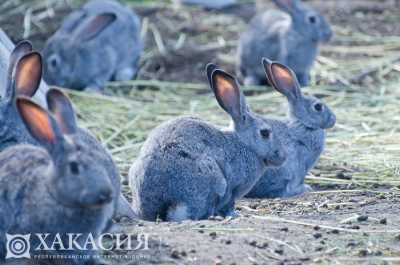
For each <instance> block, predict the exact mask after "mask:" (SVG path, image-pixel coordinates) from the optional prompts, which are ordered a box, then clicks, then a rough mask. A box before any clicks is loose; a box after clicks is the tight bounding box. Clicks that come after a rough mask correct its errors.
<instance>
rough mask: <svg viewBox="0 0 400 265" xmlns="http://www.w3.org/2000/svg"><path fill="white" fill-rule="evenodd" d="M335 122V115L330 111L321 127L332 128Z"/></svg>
mask: <svg viewBox="0 0 400 265" xmlns="http://www.w3.org/2000/svg"><path fill="white" fill-rule="evenodd" d="M335 124H336V115H335V114H333V113H332V114H331V115H330V116H329V120H328V121H327V122H326V124H325V126H324V128H323V129H330V128H333V126H335Z"/></svg>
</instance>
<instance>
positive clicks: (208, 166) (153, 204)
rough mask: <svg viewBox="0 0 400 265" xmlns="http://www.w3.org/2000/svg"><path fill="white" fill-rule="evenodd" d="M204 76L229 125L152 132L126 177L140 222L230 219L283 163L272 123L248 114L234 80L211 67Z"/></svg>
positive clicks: (176, 125)
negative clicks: (270, 170) (273, 168)
mask: <svg viewBox="0 0 400 265" xmlns="http://www.w3.org/2000/svg"><path fill="white" fill-rule="evenodd" d="M207 76H208V78H209V82H210V84H211V88H212V91H213V92H214V94H215V97H216V99H217V102H218V103H219V105H220V106H221V108H222V109H224V110H225V111H226V112H227V113H228V114H229V115H230V116H231V118H232V125H231V127H230V128H226V129H223V130H221V129H219V128H216V127H215V126H213V125H211V124H209V123H206V122H205V121H203V120H201V119H198V118H193V117H180V118H177V119H174V120H171V121H168V122H165V123H164V124H162V125H160V126H159V127H157V128H156V129H154V130H153V131H152V132H151V134H150V135H149V137H148V139H147V140H146V142H145V143H144V145H143V147H142V149H141V152H140V154H139V157H138V158H137V160H136V161H135V162H134V164H133V165H132V167H131V169H130V172H129V177H130V185H131V188H132V193H133V201H134V202H133V205H134V209H135V210H136V212H137V214H138V215H139V217H140V218H143V219H145V220H153V221H154V220H156V219H157V218H161V219H162V220H166V221H181V220H185V219H193V220H198V219H204V218H207V217H209V216H212V215H222V216H232V215H234V204H235V200H237V199H240V198H241V197H243V196H244V195H245V194H246V193H248V192H249V191H250V189H251V188H252V186H253V185H254V184H255V183H256V182H257V180H258V179H259V178H260V176H261V175H262V174H263V173H264V172H265V170H266V169H267V168H268V167H271V166H279V165H281V164H282V163H283V162H284V160H285V158H286V152H285V150H284V147H283V146H282V144H281V142H280V141H279V140H278V137H277V135H276V133H277V132H276V130H275V127H274V126H275V124H274V122H273V121H271V122H270V121H267V120H263V119H262V118H261V117H260V116H258V115H257V114H255V113H253V112H252V111H251V110H250V108H249V107H248V105H247V104H246V100H245V98H244V95H243V94H242V93H241V92H240V89H239V86H238V83H237V81H236V79H235V78H234V77H233V76H231V75H229V74H227V73H225V72H224V71H222V70H220V69H216V66H215V65H208V67H207Z"/></svg>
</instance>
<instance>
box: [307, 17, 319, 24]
mask: <svg viewBox="0 0 400 265" xmlns="http://www.w3.org/2000/svg"><path fill="white" fill-rule="evenodd" d="M308 21H310V23H311V24H315V22H317V18H316V17H315V16H310V17H309V18H308Z"/></svg>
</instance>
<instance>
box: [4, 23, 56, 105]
mask: <svg viewBox="0 0 400 265" xmlns="http://www.w3.org/2000/svg"><path fill="white" fill-rule="evenodd" d="M14 48H15V45H14V43H13V42H12V41H11V40H10V38H9V37H8V36H7V34H6V33H5V32H4V31H3V30H2V29H0V95H1V98H4V97H5V96H6V93H7V91H6V88H7V86H5V84H6V83H7V82H8V79H9V76H8V69H10V67H9V66H10V65H9V64H10V63H9V62H10V55H11V53H12V51H13V50H14ZM48 89H49V87H48V86H47V84H46V83H45V82H44V81H43V80H42V81H41V83H40V87H39V89H38V92H37V93H36V94H35V96H34V99H35V100H36V101H37V102H39V103H40V104H41V105H42V106H44V107H46V99H45V95H46V92H47V90H48Z"/></svg>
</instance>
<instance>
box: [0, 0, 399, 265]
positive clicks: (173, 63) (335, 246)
mask: <svg viewBox="0 0 400 265" xmlns="http://www.w3.org/2000/svg"><path fill="white" fill-rule="evenodd" d="M308 2H310V4H312V5H314V6H315V7H317V8H318V9H319V10H321V12H322V13H324V14H325V15H326V16H327V17H328V18H329V21H330V22H331V23H332V24H334V25H335V26H334V29H335V30H341V31H348V32H360V33H364V34H367V35H371V36H380V37H382V38H384V37H389V36H400V23H399V20H398V19H399V14H400V8H399V7H398V6H396V5H395V3H394V2H395V1H367V0H365V1H360V0H358V1H345V0H338V1H334V0H328V1H317V0H313V1H308ZM70 10H71V9H64V10H59V11H58V12H57V13H56V16H55V17H53V18H50V19H47V20H46V21H44V23H45V24H46V25H48V27H47V28H46V30H39V29H36V31H34V33H33V35H32V36H31V37H30V39H31V40H32V41H33V42H34V44H35V46H36V47H38V48H42V47H43V45H44V43H45V40H46V39H47V37H48V36H49V35H50V34H52V33H53V32H54V31H55V30H56V29H57V27H58V26H59V24H60V21H61V19H60V18H62V17H64V16H65V15H66V14H68V12H69V11H70ZM137 12H138V13H139V15H141V16H142V17H144V18H146V20H147V22H148V23H149V25H153V26H154V27H153V30H151V29H150V28H151V27H149V29H148V31H147V34H146V47H147V48H146V53H145V55H144V57H145V58H144V59H143V61H142V67H141V70H140V73H139V78H141V79H159V80H167V81H174V82H191V83H196V82H205V79H204V75H203V70H204V65H205V64H206V63H208V62H216V63H218V64H220V65H221V66H223V67H224V68H225V69H227V70H228V71H231V72H233V71H234V62H235V50H236V42H235V41H236V40H237V39H238V37H239V33H240V31H242V30H243V29H245V28H246V23H247V22H248V21H249V19H250V18H251V17H252V16H253V15H254V13H255V8H254V6H253V5H251V4H241V5H238V6H236V7H233V8H230V9H227V10H223V11H220V12H215V11H205V10H200V9H191V8H190V9H185V10H184V11H183V10H174V9H171V8H163V7H160V8H158V7H155V8H154V7H151V8H145V7H143V8H138V9H137ZM396 18H397V21H396V20H395V19H396ZM22 21H23V17H22V15H20V16H15V18H14V19H13V20H12V21H9V22H8V23H7V22H6V23H5V24H4V25H2V27H4V29H5V30H6V32H7V33H8V34H10V36H11V37H12V38H13V40H14V41H17V40H18V39H19V38H20V37H19V36H21V31H19V30H18V29H16V28H15V25H16V24H17V25H21V23H22ZM154 32H159V33H160V34H161V35H162V38H163V43H164V45H165V47H166V51H167V53H166V54H162V53H160V51H159V49H158V48H157V47H156V44H155V41H154ZM180 38H184V40H185V42H184V45H183V46H182V47H181V48H179V49H174V47H176V46H177V45H178V44H179V41H178V40H179V39H180ZM342 44H343V43H340V42H339V41H337V40H336V39H334V40H333V41H332V42H331V43H330V44H329V45H332V46H334V45H342ZM323 55H324V56H327V57H329V56H330V54H329V52H324V51H323ZM348 59H351V58H348ZM339 177H340V176H339ZM343 177H346V176H343ZM314 188H316V189H319V187H318V186H315V187H314ZM324 188H325V189H326V188H327V187H324ZM335 188H337V186H335V185H331V186H329V190H328V191H317V192H313V193H311V194H307V195H304V196H302V197H298V198H291V199H275V200H248V199H246V200H242V201H239V202H238V203H237V211H238V213H239V217H237V218H234V219H220V218H218V217H216V218H212V220H206V221H186V222H182V223H162V222H161V223H150V222H142V221H137V222H135V223H128V224H124V226H123V227H124V231H126V232H130V231H131V232H133V233H140V232H144V233H148V234H149V238H150V241H151V244H150V250H141V251H136V252H126V251H125V252H122V253H123V254H130V255H139V256H138V261H132V260H130V261H128V260H127V261H123V260H118V261H116V260H110V261H107V262H105V263H113V264H136V263H140V264H214V265H218V264H227V265H234V264H237V265H242V264H252V265H255V264H293V265H294V264H400V194H399V192H398V188H399V187H397V188H396V187H386V186H385V187H383V186H379V185H375V186H374V187H373V188H371V190H361V191H360V190H348V191H340V192H336V191H335ZM341 188H343V187H341ZM349 188H350V189H351V188H352V187H349Z"/></svg>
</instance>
